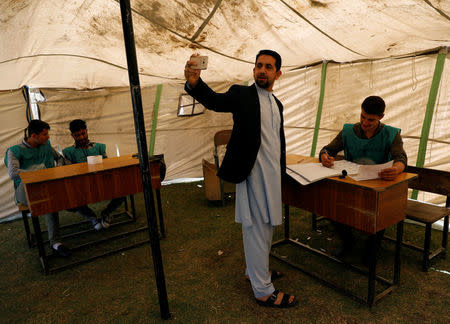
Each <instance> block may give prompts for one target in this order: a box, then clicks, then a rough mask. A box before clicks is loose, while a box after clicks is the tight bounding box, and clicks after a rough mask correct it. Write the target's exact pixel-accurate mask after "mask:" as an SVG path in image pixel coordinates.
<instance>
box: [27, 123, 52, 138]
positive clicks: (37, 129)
mask: <svg viewBox="0 0 450 324" xmlns="http://www.w3.org/2000/svg"><path fill="white" fill-rule="evenodd" d="M44 129H47V130H48V129H50V125H49V124H47V123H46V122H45V121H42V120H40V119H33V120H30V122H29V123H28V127H27V134H28V137H30V136H31V135H33V134H36V135H39V134H40V133H42V131H43V130H44ZM25 137H26V134H25Z"/></svg>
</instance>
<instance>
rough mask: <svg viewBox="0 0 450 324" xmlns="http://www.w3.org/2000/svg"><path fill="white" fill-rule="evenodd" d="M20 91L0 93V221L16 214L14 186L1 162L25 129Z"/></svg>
mask: <svg viewBox="0 0 450 324" xmlns="http://www.w3.org/2000/svg"><path fill="white" fill-rule="evenodd" d="M25 111H26V103H25V100H24V98H23V95H22V90H12V91H0V116H1V118H0V152H2V153H1V159H0V219H1V218H4V217H7V216H10V215H11V214H14V213H16V212H17V207H16V204H15V201H14V186H13V184H12V180H11V179H10V177H9V174H8V169H7V168H6V167H5V163H4V161H3V157H4V153H5V152H6V149H7V148H8V147H10V146H13V145H16V144H19V143H20V141H21V139H22V138H23V136H24V129H25V128H26V127H27V125H28V122H27V120H26V115H25Z"/></svg>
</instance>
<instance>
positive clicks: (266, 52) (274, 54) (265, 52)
mask: <svg viewBox="0 0 450 324" xmlns="http://www.w3.org/2000/svg"><path fill="white" fill-rule="evenodd" d="M261 55H270V56H272V57H273V58H274V59H275V67H276V69H277V71H280V69H281V56H280V54H278V53H277V52H275V51H272V50H268V49H264V50H260V51H259V52H258V54H256V59H255V64H256V61H258V57H260V56H261Z"/></svg>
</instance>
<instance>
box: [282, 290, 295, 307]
mask: <svg viewBox="0 0 450 324" xmlns="http://www.w3.org/2000/svg"><path fill="white" fill-rule="evenodd" d="M290 298H291V295H289V294H286V293H284V295H283V298H282V299H281V303H280V306H288V305H290V304H292V303H295V297H294V300H293V301H292V303H290V302H289V299H290Z"/></svg>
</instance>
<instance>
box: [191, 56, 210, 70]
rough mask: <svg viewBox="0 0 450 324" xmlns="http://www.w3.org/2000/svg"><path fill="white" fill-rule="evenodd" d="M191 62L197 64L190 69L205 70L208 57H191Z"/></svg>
mask: <svg viewBox="0 0 450 324" xmlns="http://www.w3.org/2000/svg"><path fill="white" fill-rule="evenodd" d="M191 61H194V62H196V63H197V65H192V66H191V69H194V70H206V68H207V67H208V56H194V57H191Z"/></svg>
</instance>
